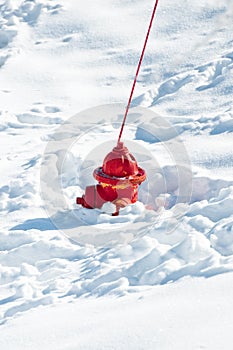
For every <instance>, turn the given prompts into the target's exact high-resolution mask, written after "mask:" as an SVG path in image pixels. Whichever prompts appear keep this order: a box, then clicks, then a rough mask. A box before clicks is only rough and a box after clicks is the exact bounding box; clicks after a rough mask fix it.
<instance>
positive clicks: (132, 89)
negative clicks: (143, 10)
mask: <svg viewBox="0 0 233 350" xmlns="http://www.w3.org/2000/svg"><path fill="white" fill-rule="evenodd" d="M158 2H159V0H156V1H155V6H154V9H153V12H152V15H151V20H150V24H149V28H148V30H147V34H146V39H145V42H144V46H143V49H142V53H141V57H140V59H139V62H138V67H137V71H136V74H135V78H134V81H133V85H132V88H131V92H130V96H129V101H128V104H127V107H126V110H125V115H124V118H123V121H122V125H121V130H120V133H119V137H118V141H117V144H119V143H120V140H121V136H122V132H123V129H124V126H125V121H126V118H127V114H128V112H129V108H130V104H131V101H132V97H133V93H134V88H135V85H136V82H137V78H138V74H139V70H140V67H141V64H142V60H143V57H144V53H145V50H146V44H147V41H148V38H149V35H150V31H151V27H152V23H153V20H154V17H155V12H156V10H157V6H158Z"/></svg>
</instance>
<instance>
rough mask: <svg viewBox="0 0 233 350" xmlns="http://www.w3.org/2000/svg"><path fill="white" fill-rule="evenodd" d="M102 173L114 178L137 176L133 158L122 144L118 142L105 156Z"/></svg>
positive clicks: (136, 167) (135, 163) (136, 166)
mask: <svg viewBox="0 0 233 350" xmlns="http://www.w3.org/2000/svg"><path fill="white" fill-rule="evenodd" d="M102 169H103V173H105V174H106V175H109V176H114V177H121V178H123V177H128V176H132V175H133V176H134V175H137V174H138V165H137V162H136V159H135V158H134V156H133V155H132V154H131V153H129V150H128V148H127V147H125V146H124V144H123V142H119V143H118V144H117V146H116V147H114V148H113V150H112V151H111V152H110V153H108V154H107V156H106V157H105V159H104V162H103V168H102Z"/></svg>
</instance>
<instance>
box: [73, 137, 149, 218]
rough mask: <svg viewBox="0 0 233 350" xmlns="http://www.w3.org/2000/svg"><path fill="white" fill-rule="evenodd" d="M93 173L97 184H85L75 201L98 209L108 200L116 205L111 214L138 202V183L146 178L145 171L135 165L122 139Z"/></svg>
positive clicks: (116, 213)
mask: <svg viewBox="0 0 233 350" xmlns="http://www.w3.org/2000/svg"><path fill="white" fill-rule="evenodd" d="M93 176H94V178H95V179H96V180H97V181H98V182H99V183H98V184H97V185H92V186H87V187H86V190H85V194H84V195H83V196H82V197H77V199H76V203H77V204H81V205H82V206H83V207H85V208H89V209H93V208H99V209H101V208H102V206H103V204H104V203H107V202H111V203H113V204H114V205H115V207H116V210H115V212H114V213H112V215H114V216H116V215H118V214H119V211H120V208H123V207H125V206H127V205H128V204H131V203H135V202H136V201H137V199H138V186H139V185H140V184H141V183H142V182H143V181H145V179H146V173H145V170H143V169H142V168H140V167H138V165H137V162H136V159H135V158H134V156H133V155H132V154H131V153H129V150H128V148H127V147H125V146H124V144H123V142H118V144H117V146H116V147H114V148H113V150H112V151H111V152H110V153H108V154H107V156H106V157H105V159H104V162H103V166H102V167H99V168H97V169H95V170H94V173H93Z"/></svg>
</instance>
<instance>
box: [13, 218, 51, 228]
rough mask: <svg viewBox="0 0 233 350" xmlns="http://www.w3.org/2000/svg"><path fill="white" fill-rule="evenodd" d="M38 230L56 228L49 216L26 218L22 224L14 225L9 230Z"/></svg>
mask: <svg viewBox="0 0 233 350" xmlns="http://www.w3.org/2000/svg"><path fill="white" fill-rule="evenodd" d="M32 229H35V230H40V231H49V230H57V228H56V226H55V225H54V224H53V223H52V221H51V220H50V219H49V218H37V219H31V220H26V221H24V222H23V223H22V224H19V225H16V226H14V227H12V228H11V229H10V231H14V230H23V231H28V230H32Z"/></svg>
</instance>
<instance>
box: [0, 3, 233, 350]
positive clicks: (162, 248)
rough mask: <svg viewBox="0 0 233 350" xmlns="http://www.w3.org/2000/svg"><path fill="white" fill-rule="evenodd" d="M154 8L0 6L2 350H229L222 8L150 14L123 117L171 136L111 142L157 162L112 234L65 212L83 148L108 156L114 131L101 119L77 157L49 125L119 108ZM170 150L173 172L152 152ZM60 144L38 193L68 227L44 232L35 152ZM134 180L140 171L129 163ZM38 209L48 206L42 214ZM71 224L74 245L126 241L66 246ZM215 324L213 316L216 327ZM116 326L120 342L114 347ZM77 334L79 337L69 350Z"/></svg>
mask: <svg viewBox="0 0 233 350" xmlns="http://www.w3.org/2000/svg"><path fill="white" fill-rule="evenodd" d="M152 7H153V1H149V0H144V1H136V0H134V1H125V0H109V1H104V0H98V1H95V2H93V1H90V0H86V1H85V6H84V4H83V3H82V2H79V1H75V0H69V1H64V0H30V1H29V0H6V1H5V0H0V102H1V103H0V133H1V137H0V148H1V153H0V161H1V176H0V328H1V331H2V330H3V333H2V334H3V335H1V339H0V348H1V350H5V349H10V350H16V349H17V350H20V349H21V348H22V349H33V350H34V349H35V350H36V349H41V348H43V349H45V350H50V349H53V350H56V349H57V350H58V349H67V350H72V349H92V350H93V349H117V350H118V349H160V350H163V349H166V350H168V349H175V348H177V349H178V348H179V349H181V350H182V349H185V350H187V349H192V350H197V349H211V350H215V349H216V350H219V349H223V350H225V349H229V348H230V347H231V345H230V344H229V341H230V331H229V324H231V325H232V322H233V318H232V315H231V312H230V311H228V309H229V310H230V308H231V306H232V302H231V301H230V295H231V289H232V282H231V281H232V273H231V272H232V271H233V177H232V171H233V154H232V145H233V109H232V98H233V88H232V86H233V75H232V69H233V40H232V32H233V25H232V23H233V22H232V17H233V6H232V3H231V1H228V0H219V1H213V0H205V1H202V2H197V1H193V2H187V1H185V0H178V1H177V2H173V1H171V0H165V1H161V2H160V3H159V7H158V12H157V15H156V20H155V23H154V25H153V29H152V33H151V37H150V39H149V43H148V48H147V51H146V55H145V59H144V61H143V66H142V70H141V72H140V76H139V79H138V83H137V88H136V92H135V95H134V100H133V106H134V107H135V108H137V107H138V108H140V107H143V108H145V109H147V110H150V111H153V112H154V113H156V114H157V115H159V116H161V117H162V118H163V119H164V120H165V121H166V123H167V124H166V125H170V126H168V127H164V125H161V124H158V123H157V122H156V119H155V120H153V119H151V120H149V121H148V120H143V119H140V120H139V123H138V125H137V128H136V130H135V132H134V133H132V130H131V129H130V127H129V128H128V129H127V130H126V133H125V137H126V138H129V139H130V138H131V137H133V141H134V142H136V143H138V144H139V145H141V146H142V147H144V148H145V149H147V150H148V152H150V154H152V155H153V157H154V159H155V160H156V166H155V168H154V169H151V170H150V169H148V176H149V177H150V178H151V179H152V180H151V183H152V187H150V191H149V195H148V191H147V189H146V187H145V186H144V187H143V185H142V186H141V189H140V193H139V202H137V203H136V204H134V205H131V206H129V207H127V208H125V209H124V210H122V212H121V215H120V216H119V217H117V218H113V217H111V216H110V215H109V214H107V213H103V212H102V213H100V212H99V211H97V210H93V211H89V210H87V209H84V208H77V207H76V206H75V197H76V196H78V195H81V194H82V193H83V191H84V189H85V185H86V183H88V182H89V183H90V182H91V181H92V175H91V174H89V175H87V177H85V178H82V177H80V178H79V173H78V170H79V169H80V167H82V166H83V168H85V167H84V165H85V164H83V160H84V159H85V156H86V152H89V151H91V150H92V148H94V149H95V147H96V146H97V142H99V139H98V137H97V136H95V135H98V134H101V135H103V140H105V141H106V140H110V139H111V140H113V139H114V138H117V133H118V129H116V128H115V129H114V125H113V127H112V129H111V128H109V124H111V120H110V119H111V117H110V116H109V115H103V118H102V124H101V123H100V124H98V125H95V129H94V131H93V130H92V133H91V134H88V130H89V127H90V125H91V122H90V121H88V120H87V121H86V123H84V124H83V125H82V130H81V131H82V132H83V133H84V134H85V132H87V135H86V136H85V137H86V139H85V138H84V141H82V140H81V142H79V141H78V140H76V137H77V135H76V133H75V131H74V130H72V128H71V129H68V128H66V129H64V130H63V131H62V125H63V123H64V122H66V121H68V122H69V118H70V117H71V116H73V115H75V114H77V113H80V112H81V111H83V110H86V109H88V108H91V107H92V108H94V107H95V106H98V105H102V104H113V103H116V102H120V103H124V104H125V103H126V101H127V98H128V95H129V90H130V87H131V83H132V80H133V77H134V74H135V69H136V64H137V62H138V58H139V55H140V50H141V46H142V43H143V40H144V34H145V31H146V27H147V25H148V17H149V15H150V13H151V10H152ZM89 124H90V125H89ZM105 124H106V125H107V126H106V127H104V126H103V125H105ZM59 128H61V129H59ZM58 130H60V131H59V132H58ZM104 135H105V136H106V139H105V136H104ZM177 137H178V138H179V140H180V142H181V143H182V145H183V146H184V148H185V150H186V151H187V154H188V157H189V159H190V165H191V166H190V167H185V166H184V167H183V166H182V167H180V168H179V169H178V170H177V168H178V167H177V164H174V163H173V162H172V161H171V159H169V156H168V154H166V153H165V151H164V149H165V148H166V147H167V149H169V145H171V144H172V142H173V141H174V140H175V139H176V138H177ZM71 139H72V140H73V141H75V142H76V146H75V144H74V146H73V147H71V148H70V149H69V150H68V151H67V150H66V149H65V148H64V149H62V148H61V149H59V150H57V153H54V154H52V153H51V154H50V155H49V157H52V158H51V159H52V161H53V164H54V167H53V168H49V169H48V177H50V176H51V178H53V179H55V180H56V181H58V182H60V183H62V186H63V191H64V192H63V195H64V198H65V200H66V202H67V203H68V210H67V211H65V212H60V211H57V212H55V214H54V217H55V219H56V220H55V222H57V223H59V225H60V227H61V228H62V230H58V229H57V227H56V225H55V224H54V220H51V219H53V218H50V217H48V216H47V214H46V211H45V210H44V208H43V206H44V203H43V200H42V196H41V188H40V171H41V167H42V166H43V165H44V164H46V163H44V162H45V161H48V164H49V161H50V159H49V157H48V158H46V159H44V152H45V149H46V146H47V143H48V142H51V141H52V142H53V141H54V142H55V141H57V142H60V143H61V144H62V145H66V142H67V140H71ZM78 142H79V143H78ZM131 151H132V153H134V149H132V150H131ZM107 152H109V148H106V153H107ZM97 153H98V152H97ZM97 156H98V157H99V159H103V156H104V154H102V153H101V152H100V153H98V155H97ZM178 156H179V155H178ZM63 158H64V159H65V161H64V162H62V164H61V161H60V160H61V159H63ZM140 164H141V165H142V166H143V165H145V166H146V164H147V159H146V158H143V157H142V158H140V156H139V165H140ZM89 165H91V166H93V164H89V163H88V166H89ZM87 168H88V167H87ZM87 168H86V169H87ZM177 171H178V172H177ZM190 171H191V178H192V192H191V196H190V198H189V200H188V202H187V201H186V203H184V202H183V201H182V198H181V199H180V198H178V197H179V195H178V192H179V180H180V178H179V176H182V177H183V179H185V178H186V177H188V176H190ZM84 174H85V169H84ZM88 176H89V177H88ZM54 186H55V183H54ZM148 196H149V197H148ZM57 200H58V199H57ZM51 201H53V202H54V205H56V203H57V202H56V198H54V197H52V198H51ZM109 210H110V209H109V205H107V206H106V208H105V211H109ZM74 213H75V215H78V216H79V217H80V218H81V219H82V220H83V221H84V222H85V223H86V225H83V226H80V227H79V229H80V230H82V232H83V234H84V235H86V237H87V238H88V237H89V236H88V234H90V233H91V232H95V230H98V229H99V228H100V227H101V228H105V232H108V231H106V230H109V234H110V233H111V230H112V228H113V227H116V228H117V230H118V231H116V232H118V233H119V236H121V234H122V231H121V230H123V227H126V226H124V225H127V232H128V234H129V239H128V240H127V242H126V243H124V244H123V243H122V242H121V244H115V245H113V246H109V247H108V246H104V247H98V246H95V245H92V244H87V243H86V244H78V243H77V242H74V241H73V240H71V239H69V236H67V235H65V234H64V232H63V230H64V231H65V230H67V229H70V228H72V229H75V228H76V227H75V225H76V221H75V220H74V216H73V214H74ZM145 223H146V226H145V227H146V228H145V227H144V229H143V230H142V225H144V224H145ZM169 225H170V226H169ZM169 227H172V230H170V231H169ZM133 231H137V232H138V235H137V236H136V237H134V236H132V232H133ZM132 237H134V239H132ZM87 240H88V239H87ZM226 272H229V273H228V274H225V273H226ZM210 277H212V278H210ZM204 278H205V279H207V278H210V279H209V280H204ZM186 292H187V295H186ZM195 292H196V293H197V294H198V295H199V298H200V300H201V299H202V293H203V295H204V297H203V300H201V301H200V302H199V301H197V298H195ZM221 292H223V294H222V295H223V296H222V298H224V299H225V302H222V299H221ZM98 297H104V298H102V299H98ZM115 297H121V298H118V299H115ZM144 298H145V300H144ZM189 298H190V299H189ZM209 298H210V299H209ZM188 299H189V300H188ZM189 301H190V302H189ZM227 301H229V303H228V302H227ZM192 302H193V304H192ZM158 305H161V306H158ZM195 305H198V311H199V314H198V312H197V309H195V307H194V306H195ZM51 306H56V308H51ZM150 308H151V310H150ZM33 309H34V310H33ZM124 309H125V310H124ZM213 310H215V312H216V313H218V312H219V315H220V314H221V316H219V318H217V319H216V320H218V321H219V322H217V321H214V317H215V316H216V315H215V313H214V312H213ZM170 311H171V314H170V316H169V312H170ZM79 312H80V317H77V315H79ZM98 312H99V314H98V315H97V314H96V313H98ZM228 312H229V313H228ZM226 313H227V314H228V315H229V320H228V319H227V317H226V316H224V315H226ZM146 314H149V316H148V320H147V321H146V322H142V320H145V319H146ZM46 315H48V317H47V316H46ZM63 315H64V319H63ZM114 315H116V318H114ZM165 315H167V316H165ZM206 315H208V317H207V316H206ZM160 316H161V318H160ZM134 317H135V319H134ZM77 319H78V320H77ZM44 320H45V323H44ZM58 320H59V321H58ZM124 320H125V322H126V328H125V330H124V331H121V332H120V331H119V333H117V332H115V331H113V329H114V328H115V330H116V329H118V330H119V329H120V325H121V323H122V322H123V321H124ZM149 320H150V322H149ZM160 320H161V323H160V322H159V321H160ZM171 320H172V321H171ZM199 320H200V324H199ZM99 321H100V323H99ZM209 321H210V324H208V322H209ZM74 322H75V326H74ZM76 322H77V323H76ZM39 323H42V328H41V330H40V331H39V333H38V329H37V327H36V326H35V325H37V326H38V324H39ZM152 324H154V326H152ZM99 325H102V326H103V328H104V327H105V328H104V329H105V331H104V333H105V335H104V333H103V328H102V329H101V327H100V326H99ZM224 325H225V326H226V327H223V326H224ZM52 327H53V329H55V331H54V333H50V331H48V330H51V328H52ZM22 328H24V329H25V328H26V329H27V330H29V332H28V333H27V334H26V333H25V330H24V331H22ZM45 328H47V329H45ZM61 329H62V332H60V331H59V330H61ZM90 329H91V330H93V333H91V334H89V333H90ZM181 329H182V331H183V332H181ZM192 329H193V332H191V330H192ZM76 331H77V334H78V333H82V337H81V338H80V344H79V345H80V346H79V347H77V346H76V344H78V342H77V334H75V332H76ZM218 332H219V334H220V333H221V332H222V333H221V334H222V335H223V336H222V339H219V338H218V339H217V335H216V334H217V333H218ZM12 334H14V336H13V337H12ZM41 334H45V341H44V340H43V339H42V338H43V336H42V335H41ZM51 334H52V335H53V336H52V335H51ZM118 334H120V338H119V337H118ZM131 334H132V336H131ZM92 336H93V338H92ZM101 337H102V338H101ZM59 338H60V342H59ZM97 339H102V340H101V341H100V342H99V343H98V341H97ZM189 339H190V343H187V342H188V340H189ZM21 341H22V343H21ZM95 341H96V342H95ZM129 344H130V345H129ZM187 344H188V345H187Z"/></svg>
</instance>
